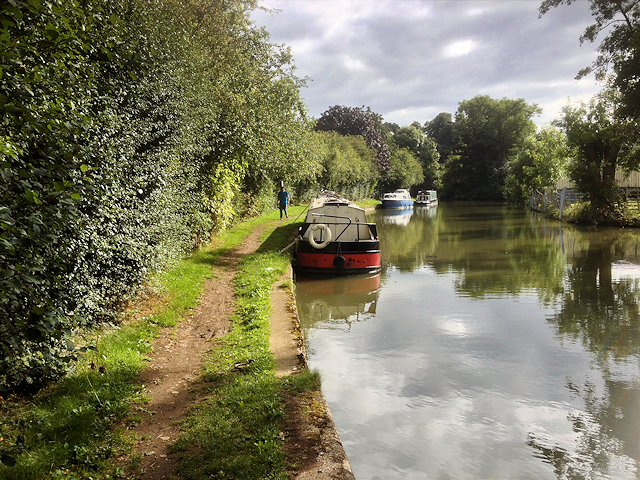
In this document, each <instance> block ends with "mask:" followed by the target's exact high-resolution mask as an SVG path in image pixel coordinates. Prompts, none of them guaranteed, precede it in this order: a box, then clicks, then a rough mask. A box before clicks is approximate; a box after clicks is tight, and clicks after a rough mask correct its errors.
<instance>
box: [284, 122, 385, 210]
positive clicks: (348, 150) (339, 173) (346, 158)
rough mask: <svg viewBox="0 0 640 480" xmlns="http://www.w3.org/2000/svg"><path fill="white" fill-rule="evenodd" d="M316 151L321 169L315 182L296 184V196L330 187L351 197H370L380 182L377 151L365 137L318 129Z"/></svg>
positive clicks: (315, 135) (357, 198) (354, 198)
mask: <svg viewBox="0 0 640 480" xmlns="http://www.w3.org/2000/svg"><path fill="white" fill-rule="evenodd" d="M313 136H314V147H313V148H314V152H315V156H316V160H317V162H318V164H319V172H318V174H317V177H316V178H315V179H313V181H307V182H301V181H299V182H298V183H297V185H296V190H297V191H296V196H297V197H298V198H300V197H301V196H302V195H303V194H304V192H317V191H319V190H320V189H323V188H324V189H329V190H332V191H335V192H338V193H340V194H342V195H344V196H346V197H348V198H349V199H351V200H360V199H361V198H366V197H368V196H370V195H371V194H372V192H373V189H374V188H375V186H376V184H377V181H378V169H377V167H376V152H375V151H374V150H372V149H371V148H369V147H367V145H366V143H365V141H364V139H363V138H362V137H356V136H351V135H349V136H344V135H340V134H339V133H337V132H332V131H327V132H323V131H320V132H314V133H313Z"/></svg>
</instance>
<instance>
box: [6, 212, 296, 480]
mask: <svg viewBox="0 0 640 480" xmlns="http://www.w3.org/2000/svg"><path fill="white" fill-rule="evenodd" d="M296 210H300V212H302V211H303V207H293V208H292V209H291V214H297V212H296ZM291 214H290V215H291ZM277 215H278V212H277V211H276V212H272V213H271V214H269V215H267V216H266V217H262V218H259V219H254V220H252V221H249V222H245V223H242V224H240V225H238V226H237V227H236V228H234V229H233V230H230V231H229V232H227V233H225V234H224V235H222V236H220V237H219V238H218V239H216V240H215V241H214V242H213V243H212V244H211V245H210V246H209V247H207V248H205V249H202V250H201V251H200V252H198V253H196V254H194V255H192V256H191V257H189V258H187V259H185V260H183V261H181V262H179V264H178V265H176V266H175V268H173V269H172V270H170V271H168V272H166V273H165V274H163V275H161V276H160V277H159V279H158V280H157V283H158V285H159V287H160V290H161V291H162V299H161V300H158V301H156V302H155V304H154V305H153V308H151V309H150V310H149V311H147V312H146V313H147V314H146V315H144V316H143V315H142V313H141V312H136V313H133V314H131V313H130V314H129V315H128V318H126V320H125V321H123V322H122V324H121V325H120V326H119V327H117V328H112V329H105V330H102V331H97V332H93V333H92V334H91V335H90V336H93V342H92V343H94V344H95V350H96V351H92V350H88V351H87V352H86V353H84V354H81V355H80V358H79V359H78V360H77V361H76V362H75V363H74V365H73V368H72V371H71V372H70V373H69V374H68V375H67V376H66V377H65V378H63V379H62V380H61V381H59V382H58V383H56V384H55V385H52V386H50V387H49V388H47V389H45V390H42V391H41V392H39V393H38V394H37V395H35V396H34V397H29V398H19V397H11V398H7V399H0V456H1V457H2V464H0V479H12V480H14V479H15V480H19V479H25V480H26V479H45V478H51V479H58V478H65V479H80V478H82V479H89V478H92V479H109V478H126V472H125V471H124V470H123V469H122V467H119V466H114V465H112V464H111V463H110V462H109V459H110V458H112V457H114V456H116V455H120V454H122V453H125V452H127V451H129V450H130V449H131V447H132V445H133V442H134V438H133V437H132V436H131V434H130V433H127V429H126V426H127V425H126V422H127V418H128V415H129V412H130V407H131V406H132V405H135V404H144V403H145V401H147V398H146V395H145V392H144V390H143V388H142V385H140V383H139V381H138V375H139V373H140V372H141V371H142V370H143V369H144V368H145V367H146V358H147V356H148V353H149V351H150V349H151V343H152V341H153V339H154V338H155V337H156V336H157V334H158V332H159V329H160V328H161V327H166V326H169V327H171V326H175V325H176V322H177V321H179V320H180V318H181V316H182V315H183V314H184V313H185V311H187V310H188V309H190V308H192V307H194V306H195V305H196V303H197V299H198V296H199V294H200V293H201V291H202V284H203V283H204V281H205V279H206V278H207V277H210V276H211V275H212V266H213V265H216V264H218V263H219V262H220V258H221V257H222V256H223V255H224V254H225V253H226V252H228V251H230V250H232V249H233V248H234V247H235V246H236V245H238V244H239V243H240V242H241V241H242V240H243V239H244V238H245V237H246V236H247V235H248V234H249V232H251V230H252V229H253V228H254V227H255V226H257V225H259V224H261V223H265V222H270V221H274V220H276V219H277ZM273 224H274V226H277V223H275V222H274V223H273ZM276 230H279V231H277V232H275V231H274V230H273V229H272V230H271V231H270V232H268V233H269V234H268V235H267V238H266V245H267V246H266V247H265V248H264V249H263V251H262V253H260V254H257V255H255V256H253V257H252V258H251V259H247V261H245V262H244V264H245V265H246V267H244V266H243V270H246V273H244V274H243V275H244V276H242V277H241V278H240V279H239V280H238V289H239V290H241V291H244V292H245V293H244V294H243V295H244V296H245V297H247V300H246V301H245V302H244V303H243V304H242V305H241V306H240V309H239V310H240V311H241V312H243V313H242V314H241V315H240V317H239V318H242V320H240V324H241V325H242V328H243V329H244V330H246V333H244V334H242V335H240V336H238V334H237V333H235V334H234V335H235V337H234V338H235V340H232V339H230V340H229V346H228V350H229V351H230V352H231V351H233V350H234V349H236V350H237V351H235V352H234V355H235V358H239V357H242V358H244V359H247V360H256V361H255V362H251V363H250V365H249V367H250V368H248V369H247V372H244V373H243V375H242V376H245V377H246V378H248V376H247V374H248V373H250V372H256V373H260V372H261V371H264V372H265V373H264V376H260V379H259V381H258V382H257V383H259V384H260V385H262V384H263V383H264V384H265V385H267V384H269V383H274V384H273V385H271V386H267V390H269V389H273V388H275V389H276V390H277V385H276V384H275V382H272V381H271V380H269V379H268V377H269V375H268V372H269V371H270V369H272V365H271V362H272V360H270V359H269V358H268V355H267V352H268V343H267V352H265V351H264V346H263V339H264V336H265V333H264V330H265V328H266V327H265V322H267V320H268V310H267V313H266V317H265V314H264V313H262V307H263V305H262V304H263V303H264V299H263V297H262V295H263V293H264V291H265V289H266V287H262V286H261V287H260V289H261V291H260V295H258V296H256V297H255V299H256V301H257V304H256V306H254V305H253V304H252V301H251V299H252V298H254V297H252V295H253V293H255V292H252V291H251V289H252V288H253V287H252V286H251V285H253V282H254V280H252V278H253V276H252V275H258V276H259V277H260V276H262V272H263V271H269V272H273V276H275V275H277V272H278V271H282V268H283V267H282V265H283V264H284V263H286V261H287V260H286V258H285V257H283V256H280V255H278V254H275V253H273V250H274V249H276V248H277V247H280V248H281V246H284V245H286V231H287V228H286V227H282V228H280V229H276ZM290 230H291V225H290V224H289V225H288V231H289V232H290ZM269 245H270V246H269ZM268 250H271V253H266V251H268ZM263 255H265V256H264V257H263ZM271 262H273V264H274V266H271ZM250 265H253V266H250ZM267 268H272V269H273V270H266V269H267ZM251 271H253V272H254V273H250V272H251ZM268 278H273V277H272V276H269V277H268ZM276 278H277V277H276ZM243 279H244V280H243ZM261 281H262V279H261ZM260 285H262V283H260ZM258 312H259V313H258ZM254 313H255V314H256V315H257V316H256V317H255V321H254ZM267 326H268V325H267ZM242 336H244V337H247V338H251V339H254V340H252V342H255V343H251V342H250V344H248V345H247V346H243V345H244V344H243V343H242V339H241V337H242ZM267 342H268V336H267ZM235 363H238V362H235ZM235 363H234V365H235ZM225 365H227V366H228V365H229V363H226V364H225ZM215 368H217V367H210V368H209V369H208V371H213V370H212V369H215ZM234 368H235V367H234ZM244 383H247V382H244ZM250 391H251V388H249V389H248V390H247V391H246V394H247V395H248V400H246V401H245V402H244V403H245V405H247V408H246V409H247V410H248V409H249V406H250V405H251V400H250V398H252V397H251V393H250ZM269 398H271V399H272V403H271V404H270V405H271V407H269V408H270V410H269V409H268V410H267V411H268V412H269V413H268V415H269V416H271V417H273V418H276V417H277V415H276V414H277V412H279V411H280V410H279V407H278V403H277V398H278V397H277V395H276V394H271V396H270V397H269ZM249 432H251V430H250V431H249ZM272 433H273V432H271V431H268V432H261V433H259V435H258V436H259V438H258V440H257V441H256V442H253V440H249V442H250V443H257V444H258V445H259V446H260V447H259V448H260V451H261V452H266V451H267V450H269V449H270V446H271V445H272V443H273V442H272V440H274V439H273V438H272ZM250 434H251V433H246V435H250ZM265 445H268V447H265ZM264 455H267V454H266V453H264ZM264 455H263V457H264ZM269 455H271V454H268V455H267V456H269ZM238 478H251V477H245V476H242V475H240V476H239V477H238Z"/></svg>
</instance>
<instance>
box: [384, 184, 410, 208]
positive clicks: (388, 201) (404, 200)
mask: <svg viewBox="0 0 640 480" xmlns="http://www.w3.org/2000/svg"><path fill="white" fill-rule="evenodd" d="M407 207H413V199H412V198H411V194H410V193H409V190H407V189H404V188H399V189H398V190H396V191H395V192H389V193H385V194H384V195H383V196H382V208H407Z"/></svg>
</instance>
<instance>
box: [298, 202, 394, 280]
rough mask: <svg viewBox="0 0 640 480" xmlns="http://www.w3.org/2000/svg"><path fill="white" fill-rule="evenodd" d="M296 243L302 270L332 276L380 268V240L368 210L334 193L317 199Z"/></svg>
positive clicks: (299, 265)
mask: <svg viewBox="0 0 640 480" xmlns="http://www.w3.org/2000/svg"><path fill="white" fill-rule="evenodd" d="M298 233H299V234H298V237H297V240H296V243H295V259H296V263H295V268H296V270H297V271H299V272H306V273H319V274H329V275H349V274H353V273H370V272H377V271H379V270H380V268H381V265H380V242H379V241H378V232H377V229H376V224H375V223H367V220H366V217H365V211H364V209H363V208H361V207H359V206H358V205H356V204H355V203H353V202H351V201H349V200H347V199H344V198H341V197H340V196H338V195H336V194H335V193H333V192H325V193H324V194H323V195H321V196H319V197H318V198H316V199H314V200H313V201H312V202H311V204H310V205H309V211H308V213H307V217H306V219H305V222H304V225H303V226H302V227H300V230H299V232H298Z"/></svg>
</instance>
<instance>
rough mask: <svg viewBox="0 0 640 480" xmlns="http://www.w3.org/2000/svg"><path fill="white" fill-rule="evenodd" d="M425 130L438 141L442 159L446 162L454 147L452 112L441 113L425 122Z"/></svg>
mask: <svg viewBox="0 0 640 480" xmlns="http://www.w3.org/2000/svg"><path fill="white" fill-rule="evenodd" d="M424 132H425V133H426V134H427V136H428V137H430V138H432V139H433V140H434V141H435V142H436V145H437V148H438V153H439V154H440V161H441V162H445V161H446V160H447V157H448V156H449V155H450V154H451V151H452V149H453V116H452V115H451V114H450V113H445V112H443V113H439V114H438V115H436V117H435V118H434V119H433V120H431V121H430V122H426V123H425V124H424Z"/></svg>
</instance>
